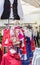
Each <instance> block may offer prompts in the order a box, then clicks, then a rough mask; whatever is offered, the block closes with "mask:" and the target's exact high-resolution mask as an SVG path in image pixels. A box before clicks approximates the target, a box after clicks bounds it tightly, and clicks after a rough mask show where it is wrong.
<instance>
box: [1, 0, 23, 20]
mask: <svg viewBox="0 0 40 65" xmlns="http://www.w3.org/2000/svg"><path fill="white" fill-rule="evenodd" d="M1 7H2V9H1V10H2V11H1V14H2V15H1V19H14V20H20V19H23V11H22V6H21V3H20V0H3V4H2V6H1Z"/></svg>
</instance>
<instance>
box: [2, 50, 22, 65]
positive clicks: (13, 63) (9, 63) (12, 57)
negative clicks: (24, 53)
mask: <svg viewBox="0 0 40 65" xmlns="http://www.w3.org/2000/svg"><path fill="white" fill-rule="evenodd" d="M1 65H22V63H21V60H20V56H19V55H18V54H17V53H11V52H10V51H9V52H8V53H6V54H4V55H3V57H2V63H1Z"/></svg>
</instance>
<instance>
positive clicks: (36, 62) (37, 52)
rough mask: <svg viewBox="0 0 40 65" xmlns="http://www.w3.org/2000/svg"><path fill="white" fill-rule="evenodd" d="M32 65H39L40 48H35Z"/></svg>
mask: <svg viewBox="0 0 40 65" xmlns="http://www.w3.org/2000/svg"><path fill="white" fill-rule="evenodd" d="M32 65H40V48H36V49H35V52H34V55H33V60H32Z"/></svg>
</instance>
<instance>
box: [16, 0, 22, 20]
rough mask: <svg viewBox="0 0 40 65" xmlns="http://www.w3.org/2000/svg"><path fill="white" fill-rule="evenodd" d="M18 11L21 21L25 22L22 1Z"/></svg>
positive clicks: (19, 3)
mask: <svg viewBox="0 0 40 65" xmlns="http://www.w3.org/2000/svg"><path fill="white" fill-rule="evenodd" d="M17 9H18V15H19V17H20V19H21V20H23V10H22V5H21V2H20V0H18V7H17Z"/></svg>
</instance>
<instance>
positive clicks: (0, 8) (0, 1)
mask: <svg viewBox="0 0 40 65" xmlns="http://www.w3.org/2000/svg"><path fill="white" fill-rule="evenodd" d="M3 6H4V0H0V18H1V15H2V13H3V8H4V7H3Z"/></svg>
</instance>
